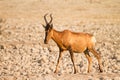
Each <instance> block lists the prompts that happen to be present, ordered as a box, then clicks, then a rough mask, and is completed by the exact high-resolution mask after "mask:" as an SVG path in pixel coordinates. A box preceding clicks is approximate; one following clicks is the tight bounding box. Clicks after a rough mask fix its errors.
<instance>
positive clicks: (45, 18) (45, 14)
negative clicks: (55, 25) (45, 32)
mask: <svg viewBox="0 0 120 80" xmlns="http://www.w3.org/2000/svg"><path fill="white" fill-rule="evenodd" d="M47 15H48V13H47V14H45V15H44V20H45V22H46V24H48V22H47V19H46V16H47Z"/></svg>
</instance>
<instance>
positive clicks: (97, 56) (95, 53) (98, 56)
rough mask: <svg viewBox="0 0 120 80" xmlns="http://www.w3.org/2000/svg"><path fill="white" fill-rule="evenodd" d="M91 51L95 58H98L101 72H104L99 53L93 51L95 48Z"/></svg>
mask: <svg viewBox="0 0 120 80" xmlns="http://www.w3.org/2000/svg"><path fill="white" fill-rule="evenodd" d="M89 50H90V51H91V52H92V53H93V54H94V56H95V57H96V58H97V60H98V65H99V70H100V72H103V69H102V63H101V57H100V54H98V53H97V51H96V50H95V49H93V48H91V49H89Z"/></svg>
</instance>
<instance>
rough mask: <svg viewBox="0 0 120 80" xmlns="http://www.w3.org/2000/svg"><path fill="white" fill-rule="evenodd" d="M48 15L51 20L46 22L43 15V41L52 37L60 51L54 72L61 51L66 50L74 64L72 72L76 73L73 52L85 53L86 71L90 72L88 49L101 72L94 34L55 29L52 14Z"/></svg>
mask: <svg viewBox="0 0 120 80" xmlns="http://www.w3.org/2000/svg"><path fill="white" fill-rule="evenodd" d="M50 17H51V21H50V22H49V23H48V22H47V21H46V15H45V16H44V18H45V21H46V26H45V31H46V36H45V43H48V41H49V40H50V39H53V40H54V41H55V42H56V44H57V45H58V47H59V50H60V51H59V52H60V53H59V58H58V61H57V66H56V69H55V73H56V72H58V66H59V62H60V59H61V57H62V53H63V51H66V50H68V51H69V52H70V55H71V60H72V62H73V66H74V73H76V67H75V64H74V54H73V52H76V53H81V52H84V53H85V56H86V58H87V59H88V72H90V66H91V62H92V59H91V57H90V55H89V51H91V52H92V53H93V54H94V55H95V57H96V58H97V59H98V64H99V69H100V72H102V71H103V70H102V67H101V61H100V55H99V54H98V53H97V52H96V51H95V49H94V46H95V40H93V39H95V38H94V36H93V35H91V34H88V33H76V32H71V31H69V30H64V31H62V32H60V31H56V30H55V29H53V25H52V23H51V22H52V16H51V15H50Z"/></svg>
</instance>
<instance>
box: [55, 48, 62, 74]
mask: <svg viewBox="0 0 120 80" xmlns="http://www.w3.org/2000/svg"><path fill="white" fill-rule="evenodd" d="M62 52H63V50H60V51H59V57H58V60H57V65H56V69H55V71H54V73H58V67H59V63H60V59H61V58H62Z"/></svg>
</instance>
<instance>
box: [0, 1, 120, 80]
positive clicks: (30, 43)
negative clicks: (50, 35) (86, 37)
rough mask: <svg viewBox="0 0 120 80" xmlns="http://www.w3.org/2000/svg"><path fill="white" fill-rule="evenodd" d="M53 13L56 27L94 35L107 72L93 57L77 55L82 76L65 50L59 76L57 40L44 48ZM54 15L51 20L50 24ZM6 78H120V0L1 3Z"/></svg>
mask: <svg viewBox="0 0 120 80" xmlns="http://www.w3.org/2000/svg"><path fill="white" fill-rule="evenodd" d="M46 13H49V14H50V13H52V14H53V26H54V29H56V30H58V31H63V30H65V29H68V30H71V31H75V32H87V33H90V34H93V35H94V36H95V37H96V39H97V43H96V47H95V48H96V50H97V52H99V54H100V55H101V57H102V65H103V71H104V72H103V73H99V70H98V62H97V59H96V58H95V57H94V55H93V54H92V53H90V55H91V56H92V62H93V64H92V67H91V68H92V70H91V73H87V65H88V62H87V59H86V57H85V55H84V54H83V53H79V54H77V53H75V65H76V66H77V71H78V72H77V74H73V64H72V62H71V59H70V55H69V53H68V52H67V51H66V52H64V55H63V58H62V59H61V61H60V66H59V72H58V74H54V73H53V72H54V70H55V67H56V63H57V59H58V55H59V49H58V47H57V45H56V43H55V42H54V41H52V40H50V41H49V44H47V45H46V44H44V37H45V34H44V33H45V31H44V28H43V27H42V25H43V24H45V22H44V18H43V16H44V14H46ZM49 19H50V18H49V16H48V20H49ZM0 80H120V1H119V0H59V1H58V0H0Z"/></svg>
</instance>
